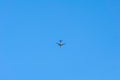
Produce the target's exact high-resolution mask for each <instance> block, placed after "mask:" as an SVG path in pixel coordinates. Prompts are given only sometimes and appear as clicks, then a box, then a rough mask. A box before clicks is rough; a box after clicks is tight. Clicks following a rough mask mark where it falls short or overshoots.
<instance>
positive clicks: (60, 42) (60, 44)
mask: <svg viewBox="0 0 120 80" xmlns="http://www.w3.org/2000/svg"><path fill="white" fill-rule="evenodd" d="M56 44H58V46H60V48H61V47H62V46H63V45H65V43H62V40H59V42H57V43H56Z"/></svg>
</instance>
